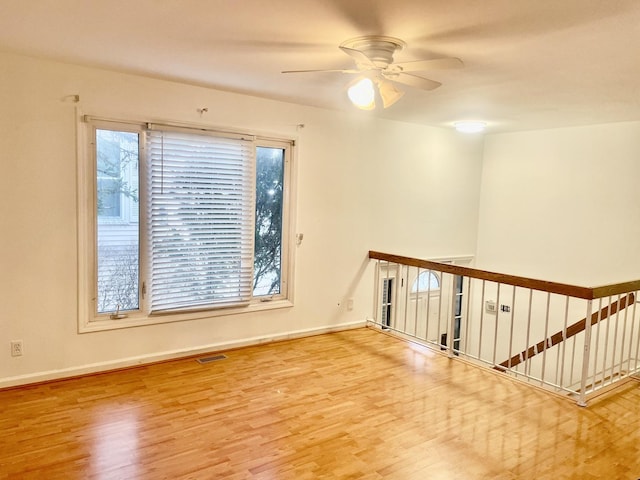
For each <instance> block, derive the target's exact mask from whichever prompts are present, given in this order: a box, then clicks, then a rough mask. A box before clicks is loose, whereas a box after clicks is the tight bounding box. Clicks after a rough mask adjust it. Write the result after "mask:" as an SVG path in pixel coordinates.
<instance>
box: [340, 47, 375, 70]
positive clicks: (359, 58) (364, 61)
mask: <svg viewBox="0 0 640 480" xmlns="http://www.w3.org/2000/svg"><path fill="white" fill-rule="evenodd" d="M340 50H342V51H343V52H344V53H346V54H347V55H349V56H350V57H351V58H353V59H354V60H355V61H356V63H357V64H358V65H362V66H363V67H367V68H377V67H376V65H375V63H373V62H372V61H371V59H370V58H369V57H367V56H366V55H365V54H364V53H362V52H361V51H360V50H356V49H355V48H349V47H343V46H340Z"/></svg>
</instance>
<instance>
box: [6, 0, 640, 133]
mask: <svg viewBox="0 0 640 480" xmlns="http://www.w3.org/2000/svg"><path fill="white" fill-rule="evenodd" d="M374 34H375V35H387V36H392V37H398V38H400V39H402V40H404V41H405V42H406V43H407V47H406V48H405V49H404V50H402V51H400V52H397V53H396V55H395V60H396V61H398V62H406V61H412V60H422V59H431V58H441V57H449V56H453V57H459V58H461V59H462V60H463V61H464V63H465V68H464V69H462V70H441V71H433V72H429V73H428V74H421V75H424V76H427V77H429V78H431V79H433V80H437V81H439V82H442V84H443V85H442V86H441V87H440V88H438V89H436V90H433V91H430V92H427V91H421V90H416V89H413V88H412V87H403V89H405V91H406V95H405V96H404V97H403V98H402V99H401V100H400V101H399V102H398V103H396V104H395V105H393V106H392V107H390V108H388V109H386V110H376V111H374V112H364V111H363V112H361V114H362V115H376V116H380V117H383V118H389V119H396V120H401V121H407V122H415V123H420V124H427V125H433V126H450V125H451V124H452V123H453V122H454V121H458V120H465V119H476V120H483V121H486V122H487V124H488V131H489V132H503V131H516V130H530V129H541V128H557V127H563V126H573V125H585V124H594V123H607V122H618V121H630V120H640V88H639V86H640V1H638V0H393V1H389V0H387V1H382V0H371V1H363V0H135V1H131V0H91V1H88V0H28V1H25V0H2V2H0V50H2V51H8V52H16V53H21V54H27V55H33V56H37V57H46V58H52V59H57V60H61V61H65V62H71V63H77V64H85V65H90V66H96V67H102V68H107V69H112V70H116V71H122V72H130V73H136V74H141V75H147V76H151V77H155V78H165V79H170V80H177V81H181V82H186V83H190V84H195V85H202V86H208V87H213V88H216V89H222V90H229V91H234V92H241V93H247V94H251V95H256V96H261V97H268V98H274V99H279V100H284V101H290V102H295V103H300V104H304V105H313V106H319V107H326V108H331V109H339V110H345V109H353V108H354V107H352V106H351V105H350V104H349V103H348V101H347V99H346V95H345V86H346V84H347V83H349V82H350V81H351V80H352V78H353V77H352V76H351V75H348V74H342V73H305V74H282V73H281V71H282V70H303V69H324V68H327V69H342V68H351V67H352V66H353V62H352V60H351V59H350V57H348V56H347V55H345V54H344V53H343V52H342V51H340V50H339V49H338V45H340V44H341V43H342V42H343V41H345V40H347V39H349V38H352V37H357V36H361V35H374Z"/></svg>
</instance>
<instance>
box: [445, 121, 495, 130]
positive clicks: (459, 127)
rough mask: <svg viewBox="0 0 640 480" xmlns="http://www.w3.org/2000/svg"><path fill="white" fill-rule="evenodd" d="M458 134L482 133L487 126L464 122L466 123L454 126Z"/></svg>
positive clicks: (481, 123) (479, 123) (474, 122)
mask: <svg viewBox="0 0 640 480" xmlns="http://www.w3.org/2000/svg"><path fill="white" fill-rule="evenodd" d="M453 126H454V127H455V128H456V130H457V131H458V132H462V133H481V132H484V129H485V128H486V126H487V124H486V123H484V122H478V121H475V120H474V121H464V122H456V123H454V124H453Z"/></svg>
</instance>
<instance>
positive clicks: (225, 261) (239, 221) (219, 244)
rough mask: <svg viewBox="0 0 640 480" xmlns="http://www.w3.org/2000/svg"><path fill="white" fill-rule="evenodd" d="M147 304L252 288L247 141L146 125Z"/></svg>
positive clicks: (237, 298)
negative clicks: (150, 127)
mask: <svg viewBox="0 0 640 480" xmlns="http://www.w3.org/2000/svg"><path fill="white" fill-rule="evenodd" d="M147 155H148V159H149V168H148V175H149V183H148V185H149V191H148V205H149V211H148V215H149V250H150V252H149V253H150V265H149V270H150V276H151V281H150V285H148V287H147V290H148V294H149V295H150V298H149V302H150V310H151V312H162V311H169V310H185V309H198V308H204V307H206V308H210V307H216V306H220V307H227V306H231V305H238V304H244V303H248V302H249V300H250V298H251V290H252V278H253V274H252V268H253V241H254V239H253V235H254V231H253V223H254V215H255V210H254V209H255V207H254V196H255V192H254V163H255V162H254V155H255V147H254V145H253V143H252V142H250V141H244V140H238V139H228V138H218V137H213V136H209V135H200V134H192V133H185V132H182V131H180V132H174V131H158V130H151V131H149V132H148V133H147Z"/></svg>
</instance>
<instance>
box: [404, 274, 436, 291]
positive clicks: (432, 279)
mask: <svg viewBox="0 0 640 480" xmlns="http://www.w3.org/2000/svg"><path fill="white" fill-rule="evenodd" d="M437 290H440V279H439V278H438V275H436V274H435V273H433V272H431V271H429V270H426V271H424V272H422V273H420V275H418V278H416V280H415V282H413V285H412V286H411V293H420V292H427V291H428V292H433V291H437Z"/></svg>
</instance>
